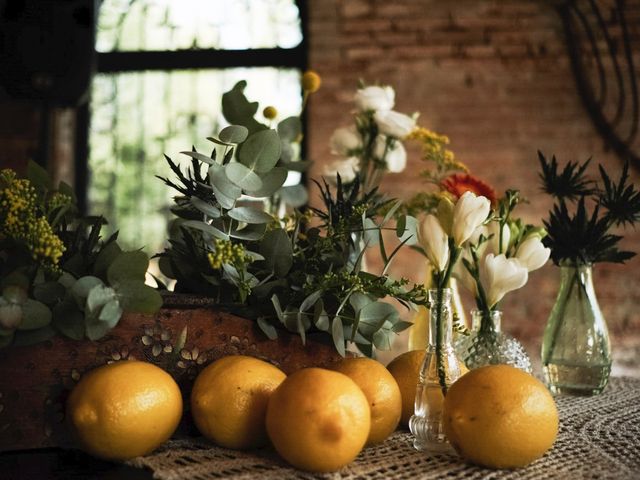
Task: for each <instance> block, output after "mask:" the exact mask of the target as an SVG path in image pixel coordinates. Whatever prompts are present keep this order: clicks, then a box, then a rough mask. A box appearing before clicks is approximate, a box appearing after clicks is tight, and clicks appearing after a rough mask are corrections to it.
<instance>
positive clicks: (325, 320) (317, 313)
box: [313, 301, 331, 332]
mask: <svg viewBox="0 0 640 480" xmlns="http://www.w3.org/2000/svg"><path fill="white" fill-rule="evenodd" d="M313 324H314V325H315V326H316V328H317V329H318V330H321V331H323V332H328V331H329V328H330V327H331V322H329V314H328V313H327V312H326V310H325V309H324V304H323V302H322V301H318V302H316V305H315V308H314V312H313Z"/></svg>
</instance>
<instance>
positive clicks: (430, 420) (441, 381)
mask: <svg viewBox="0 0 640 480" xmlns="http://www.w3.org/2000/svg"><path fill="white" fill-rule="evenodd" d="M429 302H430V304H431V308H430V310H429V312H430V314H429V327H430V328H429V343H428V346H427V351H426V355H425V357H424V361H423V363H422V368H421V370H420V375H419V378H418V385H417V387H416V400H415V407H414V414H413V416H412V417H411V419H410V420H409V429H410V430H411V433H412V434H413V435H414V442H413V445H414V447H415V448H416V449H417V450H426V451H435V452H438V451H448V450H449V449H450V446H449V443H448V442H447V439H446V437H445V434H444V429H443V422H442V420H443V418H442V403H443V401H444V393H445V392H446V389H447V388H448V387H449V386H450V385H451V384H452V383H453V382H455V381H456V380H457V379H458V378H460V377H461V376H462V375H463V374H464V373H466V371H467V369H466V368H465V367H464V364H463V363H462V362H461V361H460V360H459V359H458V357H457V356H456V354H455V351H454V349H453V344H452V334H453V331H452V317H453V315H452V311H451V310H452V309H451V289H449V288H446V289H443V290H441V291H439V290H437V289H431V290H429ZM438 345H440V347H438ZM438 359H439V361H438ZM443 390H444V392H443Z"/></svg>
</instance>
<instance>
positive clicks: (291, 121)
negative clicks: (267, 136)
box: [278, 117, 302, 142]
mask: <svg viewBox="0 0 640 480" xmlns="http://www.w3.org/2000/svg"><path fill="white" fill-rule="evenodd" d="M278 134H279V135H280V137H281V138H283V139H285V140H288V141H290V142H294V141H297V140H298V138H299V137H300V135H302V122H301V121H300V118H299V117H287V118H285V119H284V120H282V121H281V122H280V123H279V124H278Z"/></svg>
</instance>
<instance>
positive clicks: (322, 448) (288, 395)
mask: <svg viewBox="0 0 640 480" xmlns="http://www.w3.org/2000/svg"><path fill="white" fill-rule="evenodd" d="M370 426H371V412H370V410H369V402H368V401H367V397H365V395H364V393H362V390H360V388H359V387H358V385H356V383H355V382H354V381H353V380H351V379H350V378H349V377H347V376H346V375H344V374H342V373H339V372H335V371H331V370H325V369H322V368H305V369H302V370H298V371H297V372H295V373H293V374H291V375H289V376H288V377H287V379H286V380H285V381H284V382H282V384H281V385H280V386H279V387H278V388H277V389H276V391H275V392H273V395H272V396H271V399H270V400H269V408H268V409H267V432H268V434H269V438H270V439H271V442H272V443H273V446H274V447H275V449H276V450H277V452H278V453H279V454H280V455H281V456H282V457H283V458H284V459H285V460H286V461H287V462H289V463H290V464H291V465H293V466H294V467H297V468H300V469H302V470H309V471H312V472H332V471H336V470H339V469H340V468H342V467H343V466H344V465H346V464H348V463H349V462H351V461H352V460H353V459H354V458H356V456H357V455H358V453H360V451H361V450H362V448H363V447H364V445H365V443H366V441H367V438H368V437H369V429H370Z"/></svg>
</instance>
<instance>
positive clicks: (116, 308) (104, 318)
mask: <svg viewBox="0 0 640 480" xmlns="http://www.w3.org/2000/svg"><path fill="white" fill-rule="evenodd" d="M121 316H122V307H121V306H120V302H119V301H118V299H117V298H114V299H113V300H111V301H109V302H107V303H106V304H105V305H104V306H103V307H102V309H101V310H100V315H99V317H98V319H99V320H100V321H101V322H104V323H106V324H107V325H109V327H110V328H113V327H115V326H116V325H117V324H118V322H119V321H120V317H121Z"/></svg>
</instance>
